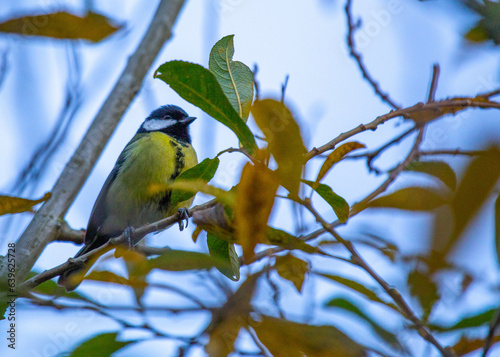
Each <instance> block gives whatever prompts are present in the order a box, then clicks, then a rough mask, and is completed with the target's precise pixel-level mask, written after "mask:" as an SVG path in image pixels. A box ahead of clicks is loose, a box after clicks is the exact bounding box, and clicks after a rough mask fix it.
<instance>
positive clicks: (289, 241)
mask: <svg viewBox="0 0 500 357" xmlns="http://www.w3.org/2000/svg"><path fill="white" fill-rule="evenodd" d="M266 238H267V242H268V244H272V245H277V246H279V247H283V248H285V249H287V250H293V249H297V250H301V251H303V252H306V253H309V254H314V253H318V248H316V247H313V246H311V245H309V244H307V243H306V242H304V241H303V240H302V239H300V238H298V237H295V236H294V235H291V234H290V233H288V232H285V231H283V230H281V229H276V228H273V227H268V228H267V231H266Z"/></svg>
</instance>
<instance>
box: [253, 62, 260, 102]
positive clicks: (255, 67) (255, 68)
mask: <svg viewBox="0 0 500 357" xmlns="http://www.w3.org/2000/svg"><path fill="white" fill-rule="evenodd" d="M257 73H259V66H258V65H257V63H256V64H254V65H253V85H254V87H255V100H259V98H260V86H259V82H258V81H257Z"/></svg>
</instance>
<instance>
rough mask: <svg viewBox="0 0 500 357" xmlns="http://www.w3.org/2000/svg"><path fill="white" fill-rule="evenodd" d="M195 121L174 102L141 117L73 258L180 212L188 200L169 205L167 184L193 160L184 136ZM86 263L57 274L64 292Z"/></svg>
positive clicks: (76, 280)
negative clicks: (133, 230)
mask: <svg viewBox="0 0 500 357" xmlns="http://www.w3.org/2000/svg"><path fill="white" fill-rule="evenodd" d="M195 119H196V118H195V117H191V116H189V115H188V114H187V113H186V112H185V111H184V110H183V109H181V108H180V107H178V106H175V105H164V106H162V107H160V108H158V109H156V110H154V111H152V112H151V114H150V115H149V116H148V117H147V118H146V119H145V120H144V122H143V123H142V125H141V126H140V128H139V130H138V131H137V133H136V134H135V135H134V136H133V137H132V139H131V140H130V141H129V142H128V144H127V145H126V146H125V148H124V149H123V151H122V153H121V154H120V156H119V157H118V160H117V161H116V163H115V166H114V167H113V169H112V170H111V173H110V174H109V176H108V178H107V179H106V181H105V182H104V185H103V187H102V189H101V191H100V193H99V195H98V197H97V199H96V201H95V203H94V207H93V209H92V212H91V214H90V218H89V221H88V225H87V230H86V233H85V240H84V243H85V244H84V246H83V248H82V249H81V250H80V251H79V252H78V253H77V254H76V255H75V258H77V257H79V256H81V255H83V254H86V253H88V252H90V251H92V250H94V249H96V248H99V247H100V246H102V245H103V244H105V243H106V242H108V241H109V240H110V239H111V238H113V237H117V236H119V235H121V234H122V233H124V232H125V233H126V234H130V232H131V230H132V229H133V228H132V227H140V226H143V225H145V224H148V223H152V222H155V221H157V220H160V219H162V218H165V217H168V216H170V215H172V214H174V213H176V211H178V210H181V212H184V213H185V209H187V208H188V207H189V206H190V205H191V203H192V201H193V199H192V198H191V199H190V200H187V201H184V202H181V203H179V204H177V205H176V206H175V207H171V205H170V198H171V194H172V191H170V190H168V188H167V187H166V184H168V183H170V182H172V181H173V180H174V179H175V178H176V177H177V176H179V175H180V174H181V173H182V172H184V171H185V170H187V169H189V168H191V167H193V166H195V165H196V164H197V163H198V159H197V156H196V151H195V150H194V148H193V146H192V145H191V137H190V135H189V125H190V124H191V123H192V122H193V121H194V120H195ZM183 210H184V211H183ZM186 218H187V216H186ZM180 226H181V229H182V225H181V224H180ZM128 238H130V236H129V237H128ZM89 265H91V264H90V263H89V262H87V263H84V264H83V265H81V264H80V265H75V266H72V267H71V268H70V269H69V270H66V271H65V272H64V273H62V274H61V276H60V277H59V280H58V284H59V285H60V286H62V287H64V288H65V289H66V291H72V290H75V289H76V288H77V287H78V286H79V285H80V283H81V282H82V281H83V278H84V275H85V274H86V273H87V272H88V270H89V269H90V266H89ZM70 266H71V264H70Z"/></svg>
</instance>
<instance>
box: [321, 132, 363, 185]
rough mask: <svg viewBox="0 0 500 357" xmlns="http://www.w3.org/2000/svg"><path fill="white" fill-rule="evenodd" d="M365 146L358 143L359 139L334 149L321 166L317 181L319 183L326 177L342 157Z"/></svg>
mask: <svg viewBox="0 0 500 357" xmlns="http://www.w3.org/2000/svg"><path fill="white" fill-rule="evenodd" d="M363 148H366V146H365V145H363V144H361V143H358V142H357V141H351V142H348V143H345V144H342V145H340V146H339V147H338V148H336V149H335V150H333V152H332V153H331V154H330V155H328V156H327V158H326V159H325V162H324V163H323V165H322V166H321V169H320V170H319V173H318V177H317V178H316V183H319V182H320V181H321V180H322V179H323V177H325V175H326V174H327V173H328V172H329V171H330V169H331V168H332V167H333V165H335V164H336V163H337V162H339V161H340V160H342V158H343V157H344V156H346V155H347V154H348V153H350V152H351V151H354V150H357V149H363Z"/></svg>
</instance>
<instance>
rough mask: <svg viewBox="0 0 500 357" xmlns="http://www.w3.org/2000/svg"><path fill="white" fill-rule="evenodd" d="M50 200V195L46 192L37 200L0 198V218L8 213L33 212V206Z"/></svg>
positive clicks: (10, 197)
mask: <svg viewBox="0 0 500 357" xmlns="http://www.w3.org/2000/svg"><path fill="white" fill-rule="evenodd" d="M49 198H50V193H49V192H47V193H46V194H45V195H43V197H42V198H40V199H38V200H28V199H26V198H19V197H12V196H0V216H2V215H4V214H10V213H22V212H33V206H36V205H37V204H39V203H41V202H43V201H47V200H48V199H49Z"/></svg>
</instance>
